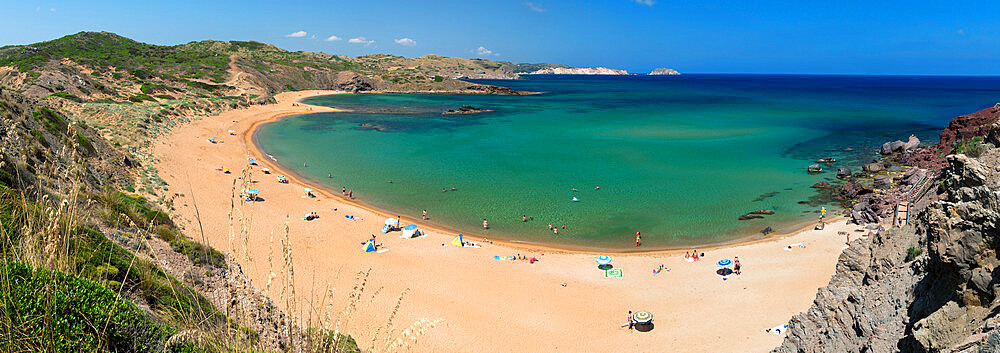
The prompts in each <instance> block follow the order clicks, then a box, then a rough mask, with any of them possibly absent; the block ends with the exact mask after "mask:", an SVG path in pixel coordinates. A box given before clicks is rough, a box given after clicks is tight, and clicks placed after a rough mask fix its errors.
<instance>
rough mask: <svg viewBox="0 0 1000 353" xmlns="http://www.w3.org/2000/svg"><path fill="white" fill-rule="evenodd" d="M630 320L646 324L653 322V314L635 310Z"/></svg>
mask: <svg viewBox="0 0 1000 353" xmlns="http://www.w3.org/2000/svg"><path fill="white" fill-rule="evenodd" d="M632 321H635V323H637V324H648V323H650V322H653V314H652V313H650V312H648V311H636V312H635V314H632Z"/></svg>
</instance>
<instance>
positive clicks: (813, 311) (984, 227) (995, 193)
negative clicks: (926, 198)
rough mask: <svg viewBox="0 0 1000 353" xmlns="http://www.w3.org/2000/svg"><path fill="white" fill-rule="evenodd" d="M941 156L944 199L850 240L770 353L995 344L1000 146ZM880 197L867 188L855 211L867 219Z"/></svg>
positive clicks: (999, 290) (904, 179)
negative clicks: (976, 153)
mask: <svg viewBox="0 0 1000 353" xmlns="http://www.w3.org/2000/svg"><path fill="white" fill-rule="evenodd" d="M945 160H946V161H947V162H948V166H947V168H945V169H944V170H942V171H941V177H939V178H938V179H937V183H939V184H940V189H939V192H940V193H941V195H940V197H941V200H939V201H936V202H933V203H931V204H930V205H928V206H927V207H926V208H923V209H921V210H916V211H914V213H915V215H911V221H910V224H908V225H907V226H905V227H903V228H894V229H890V230H889V231H886V232H880V233H878V234H872V235H871V236H870V237H868V238H867V239H855V240H854V241H852V242H851V244H850V245H851V246H850V248H848V249H846V250H844V253H843V254H841V256H840V259H839V260H838V263H837V272H836V274H835V275H834V276H833V278H832V279H831V281H830V284H829V285H828V286H826V287H824V288H821V289H820V290H819V292H818V294H817V296H816V300H815V301H814V302H813V305H812V307H811V308H810V309H809V310H808V311H807V312H805V313H802V314H799V315H796V316H795V317H793V318H792V320H791V322H790V323H789V331H788V335H787V337H786V338H785V340H784V342H783V343H782V344H781V346H779V347H778V348H777V349H775V352H781V353H790V352H873V353H881V352H997V351H998V348H1000V330H997V326H998V323H997V319H998V316H997V314H998V312H1000V300H997V297H998V296H1000V149H996V148H989V149H987V150H986V151H985V152H984V154H983V155H982V156H981V157H979V158H971V157H967V156H964V155H951V156H948V157H947V158H946V159H945ZM928 173H929V171H927V170H925V169H920V168H913V169H911V170H910V171H907V172H906V173H904V174H903V175H901V176H899V177H898V178H897V179H898V180H899V183H900V184H902V186H901V188H903V189H906V188H907V187H913V186H915V185H919V184H921V181H922V180H923V178H924V177H925V176H926V175H928ZM845 184H850V183H845ZM858 190H863V188H859V187H850V188H847V190H846V192H847V193H851V194H858V193H859V192H857V191H858ZM840 192H841V193H844V192H845V190H844V188H842V189H841V191H840ZM869 195H870V194H869ZM878 200H879V199H878V198H873V197H866V195H863V196H862V197H860V199H859V200H858V202H857V203H856V204H854V205H853V206H854V210H853V211H852V212H856V213H858V215H857V216H856V217H858V218H862V219H864V218H866V217H868V216H870V215H866V213H876V212H877V210H878V209H879V206H878V205H876V204H870V203H871V202H876V201H878ZM883 200H884V199H883ZM859 208H860V210H859Z"/></svg>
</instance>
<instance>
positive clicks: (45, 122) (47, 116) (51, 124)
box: [31, 107, 69, 136]
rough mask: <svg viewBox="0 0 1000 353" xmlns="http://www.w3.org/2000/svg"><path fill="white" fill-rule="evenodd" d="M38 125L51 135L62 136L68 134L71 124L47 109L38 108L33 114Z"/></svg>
mask: <svg viewBox="0 0 1000 353" xmlns="http://www.w3.org/2000/svg"><path fill="white" fill-rule="evenodd" d="M31 115H32V117H34V118H35V120H36V121H38V123H40V124H42V126H43V127H45V130H46V131H48V132H49V133H50V134H53V135H56V136H61V135H63V134H65V133H66V129H67V128H68V127H69V123H67V122H66V119H63V117H62V116H60V115H59V114H57V113H56V112H54V111H52V110H51V109H49V108H46V107H36V108H35V111H33V112H32V113H31Z"/></svg>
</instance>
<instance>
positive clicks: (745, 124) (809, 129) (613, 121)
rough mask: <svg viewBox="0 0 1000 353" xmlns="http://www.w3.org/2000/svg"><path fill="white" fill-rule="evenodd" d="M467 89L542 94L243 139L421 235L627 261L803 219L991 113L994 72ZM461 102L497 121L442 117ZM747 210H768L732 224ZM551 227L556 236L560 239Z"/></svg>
mask: <svg viewBox="0 0 1000 353" xmlns="http://www.w3.org/2000/svg"><path fill="white" fill-rule="evenodd" d="M476 82H480V83H487V84H495V85H502V86H507V87H511V88H514V89H518V90H527V91H538V92H544V93H542V94H538V95H531V96H478V95H473V96H470V95H395V94H359V95H336V96H324V97H315V98H311V99H309V100H307V103H310V104H318V105H327V106H336V107H340V108H346V109H350V110H352V111H351V112H345V113H320V114H308V115H300V116H293V117H288V118H285V119H282V120H280V121H277V122H273V123H269V124H266V125H264V126H262V127H261V128H260V129H259V130H258V131H257V133H256V135H255V139H256V141H257V143H258V145H259V146H260V147H261V149H262V150H263V151H265V152H266V153H268V154H271V155H273V156H274V157H275V158H276V159H277V160H278V163H279V164H281V165H283V166H285V167H286V168H288V169H290V170H293V171H294V172H295V173H297V174H299V175H300V176H302V177H305V178H308V179H311V180H313V181H315V182H316V183H317V184H319V185H326V186H328V187H329V189H330V190H338V191H339V190H340V188H341V186H345V187H347V188H349V189H352V190H354V195H355V197H357V198H358V199H359V200H361V201H363V202H366V203H369V204H371V205H373V206H376V207H379V208H382V209H385V210H388V211H390V212H394V213H398V214H401V215H406V216H410V217H419V216H420V211H421V210H422V209H427V210H428V213H429V216H430V218H431V222H433V223H437V224H440V225H444V226H447V227H449V228H451V229H456V230H459V231H463V232H466V234H469V233H471V234H476V235H484V236H486V237H495V238H507V239H514V240H519V241H524V242H535V243H549V244H560V245H565V246H572V247H586V248H614V249H634V239H635V232H636V231H641V232H642V234H643V249H644V250H647V249H652V248H666V247H684V246H696V245H705V244H717V243H724V242H729V241H733V240H735V239H739V238H744V237H747V236H753V235H757V234H759V231H760V230H761V229H763V228H764V227H767V226H771V227H774V228H776V229H778V230H779V231H780V230H789V228H791V227H792V226H793V225H796V224H801V223H803V222H806V221H810V220H814V219H816V216H817V215H816V214H814V213H813V212H814V211H816V210H818V209H819V207H820V206H822V205H829V201H828V200H826V199H825V198H823V197H821V195H819V194H818V193H817V192H816V190H815V189H812V188H810V186H811V185H812V184H814V183H816V182H818V181H821V180H828V181H833V180H835V179H836V178H835V173H836V167H841V166H849V167H853V168H854V169H855V170H857V169H858V168H857V167H858V166H859V165H860V164H861V163H862V162H866V161H870V160H871V159H872V158H874V157H875V152H874V149H875V148H877V146H878V145H880V144H881V143H882V142H884V141H887V140H890V139H892V140H895V139H904V140H905V139H906V137H907V136H909V134H916V135H917V136H918V137H920V139H921V140H922V141H924V142H925V143H933V142H935V140H936V139H937V135H938V134H939V132H940V129H941V128H942V127H944V126H946V125H947V123H948V121H949V120H950V119H951V118H953V117H954V116H957V115H961V114H966V113H972V112H974V111H977V110H980V109H983V108H985V107H989V106H992V105H993V104H994V103H995V102H997V101H998V100H1000V77H940V76H936V77H920V76H800V75H794V76H790V75H683V76H535V77H530V78H527V79H523V80H516V81H486V80H484V81H476ZM463 104H468V105H472V106H476V107H482V108H487V109H491V110H493V112H487V113H480V114H473V115H442V114H441V112H443V111H444V110H447V109H456V108H458V107H460V106H461V105H463ZM849 149H850V150H849ZM848 150H849V151H848ZM831 156H832V157H835V158H837V159H838V162H837V163H834V164H833V165H832V166H824V167H826V171H825V172H824V173H821V174H818V175H809V174H808V173H807V172H806V167H807V166H808V165H810V164H813V163H814V162H813V161H814V160H816V159H818V158H822V157H831ZM303 163H307V164H308V167H303ZM328 173H332V174H333V178H332V179H329V178H327V174H328ZM389 181H391V183H390V182H389ZM598 185H599V186H600V189H599V190H595V187H596V186H598ZM452 187H454V188H455V191H451V190H450V189H451V188H452ZM442 188H446V189H447V190H448V191H446V192H442ZM573 188H576V189H577V191H573ZM574 197H576V198H577V200H579V201H578V202H574V201H573V198H574ZM757 209H769V210H773V211H775V212H776V214H775V215H772V216H767V217H766V218H765V219H757V220H749V221H739V220H737V217H739V216H740V215H741V214H744V213H746V212H748V211H752V210H757ZM522 215H526V216H530V217H532V218H533V220H531V221H529V222H522V220H521V218H522ZM483 218H486V219H488V220H489V224H490V229H488V230H485V231H484V230H483V229H482V220H483ZM550 223H551V224H552V225H555V226H558V227H560V229H559V234H558V235H557V236H554V235H553V233H552V232H551V231H549V230H548V229H547V226H548V224H550ZM564 224H565V225H566V229H561V226H562V225H564ZM372 231H373V232H375V231H377V230H376V229H373V230H372Z"/></svg>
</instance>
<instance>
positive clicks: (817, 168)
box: [807, 164, 823, 173]
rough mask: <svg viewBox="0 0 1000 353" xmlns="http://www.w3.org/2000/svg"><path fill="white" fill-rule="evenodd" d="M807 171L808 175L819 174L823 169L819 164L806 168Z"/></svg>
mask: <svg viewBox="0 0 1000 353" xmlns="http://www.w3.org/2000/svg"><path fill="white" fill-rule="evenodd" d="M807 170H808V171H809V172H810V173H820V172H822V171H823V167H820V166H819V164H813V165H810V166H809V168H807Z"/></svg>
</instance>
